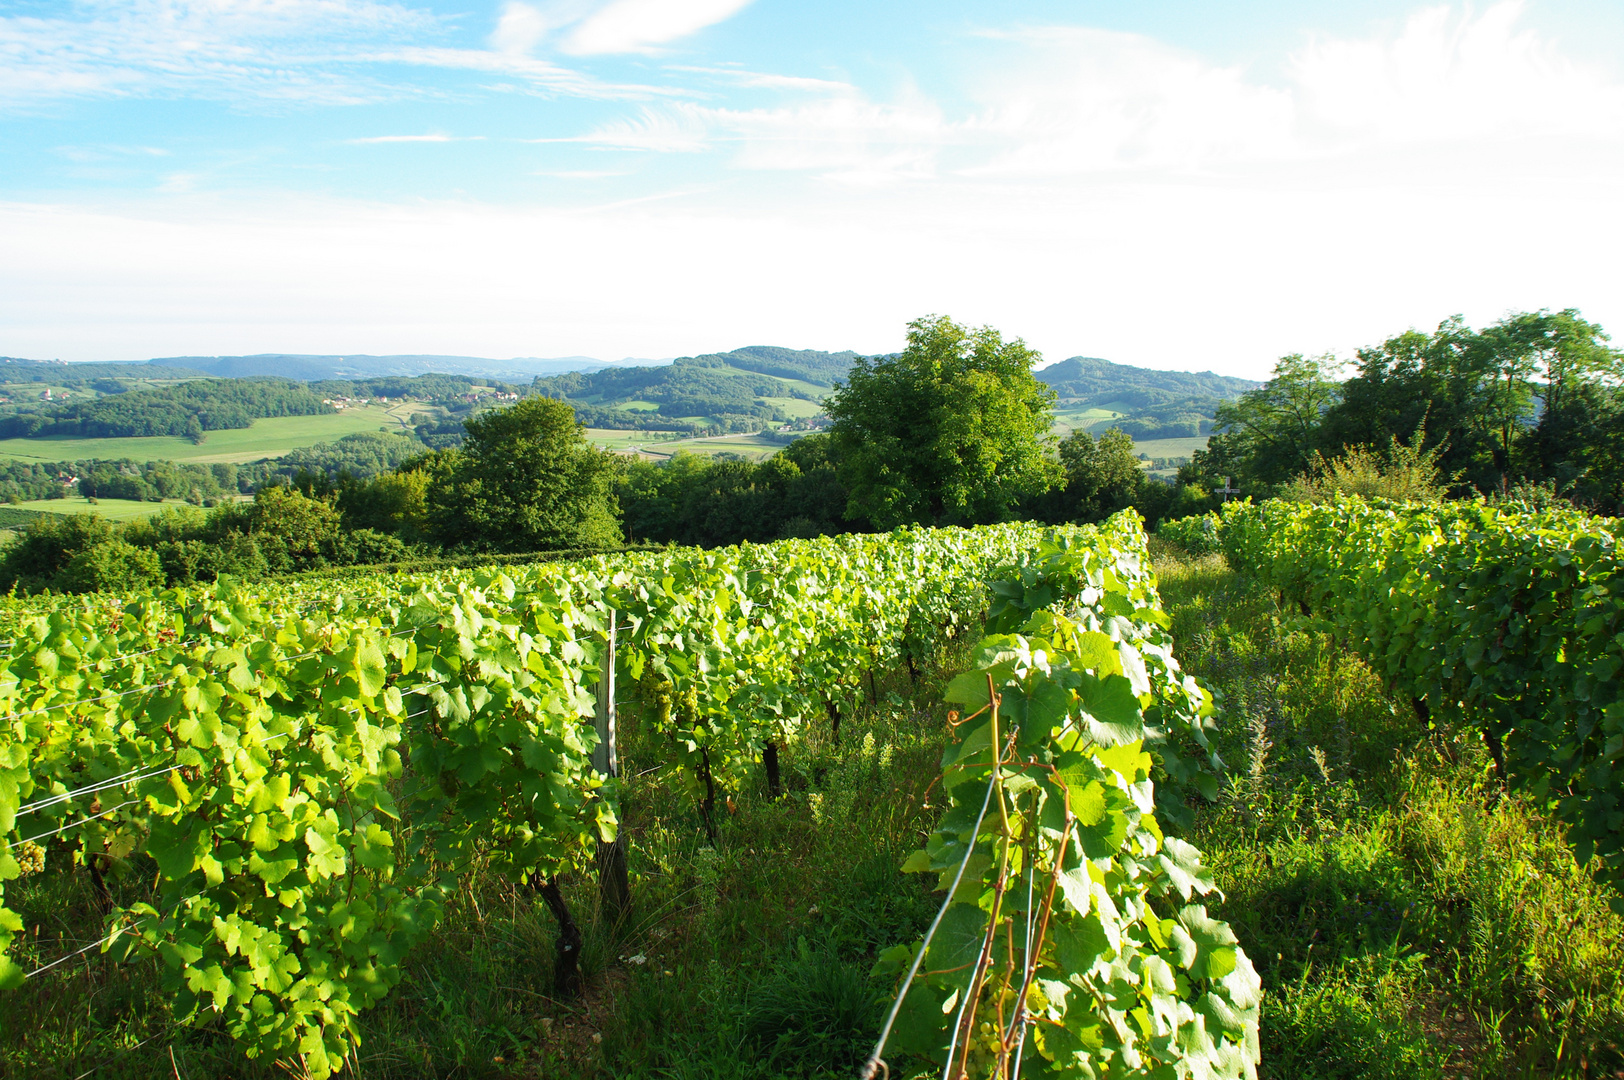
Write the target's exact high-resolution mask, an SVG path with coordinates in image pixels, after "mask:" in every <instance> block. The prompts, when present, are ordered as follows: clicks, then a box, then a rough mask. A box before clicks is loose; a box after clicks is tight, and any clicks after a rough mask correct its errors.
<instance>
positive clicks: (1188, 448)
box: [1133, 435, 1209, 457]
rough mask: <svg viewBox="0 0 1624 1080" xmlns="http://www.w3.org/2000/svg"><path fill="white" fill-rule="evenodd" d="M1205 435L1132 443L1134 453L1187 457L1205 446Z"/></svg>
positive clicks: (1152, 455)
mask: <svg viewBox="0 0 1624 1080" xmlns="http://www.w3.org/2000/svg"><path fill="white" fill-rule="evenodd" d="M1208 438H1209V436H1207V435H1197V436H1193V437H1191V438H1188V439H1146V440H1144V441H1143V442H1136V443H1134V444H1133V449H1134V453H1136V454H1149V455H1150V456H1151V457H1189V456H1190V455H1191V454H1193V453H1195V452H1196V451H1197V450H1205V449H1206V448H1207V439H1208Z"/></svg>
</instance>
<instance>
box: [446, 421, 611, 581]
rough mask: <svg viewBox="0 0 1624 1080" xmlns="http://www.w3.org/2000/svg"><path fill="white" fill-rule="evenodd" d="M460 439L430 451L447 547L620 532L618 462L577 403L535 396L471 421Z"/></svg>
mask: <svg viewBox="0 0 1624 1080" xmlns="http://www.w3.org/2000/svg"><path fill="white" fill-rule="evenodd" d="M466 428H467V432H468V435H467V438H466V439H465V440H464V442H463V445H462V447H461V449H459V450H447V451H441V452H440V453H439V454H437V455H433V456H431V457H430V458H429V459H427V460H424V461H423V462H422V464H421V466H420V468H422V469H424V470H427V471H428V472H429V474H430V480H429V483H428V484H427V487H426V495H427V501H428V507H427V518H428V528H429V532H430V534H431V535H432V536H433V537H434V538H435V539H436V540H438V541H439V542H440V543H441V544H442V545H443V546H445V547H447V548H464V549H471V550H476V551H548V550H559V549H563V548H578V547H602V546H607V545H611V544H617V543H619V542H620V526H619V523H618V521H617V518H618V516H619V515H618V512H617V509H616V507H615V505H614V496H613V494H612V486H613V481H614V473H615V465H614V461H613V459H612V457H611V455H609V454H608V453H606V452H604V451H601V450H598V449H596V448H594V447H592V446H591V445H589V444H588V443H587V441H586V429H585V428H584V427H582V425H581V424H580V422H579V421H578V420H576V418H575V410H574V409H573V408H571V407H570V406H569V405H568V404H566V403H564V402H562V401H555V400H553V399H552V398H544V397H532V398H527V399H525V400H524V401H521V402H519V403H518V404H517V405H513V406H511V407H509V408H506V409H495V410H492V411H491V412H487V413H485V414H483V415H481V416H477V417H474V418H473V419H471V420H469V421H468V422H467V424H466Z"/></svg>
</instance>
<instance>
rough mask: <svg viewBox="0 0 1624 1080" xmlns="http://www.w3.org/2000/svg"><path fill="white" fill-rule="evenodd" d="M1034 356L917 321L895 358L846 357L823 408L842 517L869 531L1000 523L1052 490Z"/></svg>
mask: <svg viewBox="0 0 1624 1080" xmlns="http://www.w3.org/2000/svg"><path fill="white" fill-rule="evenodd" d="M1039 359H1040V356H1039V354H1038V353H1036V352H1034V351H1033V350H1031V349H1028V348H1027V347H1026V344H1025V343H1024V342H1023V341H1021V340H1020V339H1019V338H1016V339H1014V340H1013V341H1008V342H1006V341H1005V340H1004V339H1003V337H1002V335H1000V334H999V332H998V331H997V330H995V329H993V328H992V327H990V326H984V327H981V328H980V329H977V330H972V329H969V328H967V327H963V326H960V325H959V324H957V323H955V322H954V321H953V320H951V319H949V318H947V317H946V316H942V315H928V316H926V317H924V318H922V319H916V320H914V321H913V322H911V323H909V324H908V347H907V348H906V349H905V350H903V352H902V353H901V354H900V355H897V356H891V357H868V358H859V359H858V360H856V361H855V362H854V363H853V364H852V368H851V372H850V375H849V376H848V378H847V381H846V383H845V385H844V386H842V387H840V388H839V389H838V391H837V393H836V395H835V397H834V398H833V399H832V400H830V401H829V403H828V404H827V406H826V408H827V411H828V413H829V416H830V417H831V418H832V419H833V420H834V424H833V426H832V427H831V429H830V431H831V434H832V436H833V438H834V442H835V447H836V449H837V452H838V456H839V460H840V479H841V482H842V483H844V484H845V485H846V488H847V490H848V492H849V504H848V507H847V513H848V515H850V516H853V517H856V516H863V517H867V518H868V519H869V520H870V521H871V522H872V523H873V524H874V525H875V526H876V527H878V528H881V529H889V528H894V527H896V526H898V525H911V524H963V523H975V522H993V521H1003V520H1007V519H1008V518H1009V517H1010V516H1011V515H1012V513H1013V511H1014V509H1015V506H1016V504H1017V503H1018V502H1019V500H1021V499H1022V498H1023V497H1028V496H1031V495H1035V494H1038V493H1041V492H1043V491H1047V490H1048V489H1049V488H1051V487H1053V486H1055V485H1056V484H1057V483H1059V482H1060V479H1061V470H1060V466H1059V464H1058V463H1057V462H1056V461H1055V460H1054V459H1053V458H1052V457H1050V456H1049V455H1048V453H1047V450H1048V448H1049V444H1050V442H1051V441H1052V440H1051V439H1050V438H1049V437H1048V435H1047V432H1048V431H1049V427H1050V423H1051V416H1050V409H1051V407H1052V405H1053V403H1054V399H1055V395H1054V391H1053V390H1051V389H1050V388H1049V387H1047V386H1045V385H1044V384H1043V383H1042V382H1040V381H1038V379H1037V378H1035V377H1034V376H1033V374H1032V366H1033V364H1034V363H1036V362H1037V361H1038V360H1039Z"/></svg>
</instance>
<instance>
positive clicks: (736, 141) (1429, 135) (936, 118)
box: [581, 0, 1624, 185]
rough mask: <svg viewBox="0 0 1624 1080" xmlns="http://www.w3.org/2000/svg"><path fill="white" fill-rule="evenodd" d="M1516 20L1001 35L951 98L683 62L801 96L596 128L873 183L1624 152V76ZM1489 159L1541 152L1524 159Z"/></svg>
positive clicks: (676, 110) (624, 143)
mask: <svg viewBox="0 0 1624 1080" xmlns="http://www.w3.org/2000/svg"><path fill="white" fill-rule="evenodd" d="M1521 12H1522V8H1521V5H1520V4H1519V3H1517V2H1515V0H1512V2H1503V3H1499V4H1496V5H1494V6H1492V7H1490V8H1488V9H1487V10H1484V11H1482V12H1473V11H1471V10H1466V11H1460V12H1457V11H1455V10H1453V9H1450V8H1429V9H1426V10H1423V11H1420V12H1418V13H1416V14H1415V15H1414V16H1412V17H1411V18H1410V19H1409V20H1408V21H1407V22H1405V23H1404V24H1402V25H1401V27H1400V28H1398V29H1397V30H1396V31H1393V32H1390V33H1386V34H1380V35H1376V36H1371V37H1368V38H1363V39H1329V38H1316V39H1314V40H1312V41H1310V42H1308V43H1306V44H1305V45H1304V46H1303V47H1302V48H1301V49H1300V50H1299V51H1297V52H1296V53H1295V54H1294V55H1292V56H1291V57H1290V58H1289V59H1288V61H1287V63H1286V64H1285V66H1284V70H1283V72H1282V73H1281V74H1280V75H1278V76H1277V77H1275V78H1273V79H1265V78H1261V77H1259V76H1258V75H1256V74H1254V73H1253V72H1250V71H1248V70H1247V69H1245V68H1243V67H1238V66H1225V65H1218V64H1213V63H1211V62H1210V61H1208V60H1206V59H1205V58H1203V57H1201V56H1200V55H1198V54H1196V53H1193V52H1190V51H1188V50H1183V49H1178V48H1174V47H1172V46H1169V45H1166V44H1164V43H1161V42H1158V41H1155V40H1153V39H1150V38H1147V37H1144V36H1141V35H1134V34H1125V33H1118V32H1112V31H1103V30H1095V29H1088V28H1078V27H1041V28H1031V29H1025V30H1020V31H1000V32H987V33H985V34H984V35H982V36H983V37H984V38H985V40H987V42H988V43H989V45H988V48H987V50H986V51H985V53H984V54H983V57H982V59H981V60H980V62H979V63H980V66H979V67H978V68H972V69H970V70H968V71H966V72H964V73H963V74H964V79H965V93H966V97H967V103H966V104H965V105H962V106H959V107H956V108H950V107H948V106H946V105H944V104H942V103H941V102H939V101H937V100H932V99H930V98H927V97H925V96H924V95H922V94H920V93H919V92H918V91H916V90H908V91H905V92H904V93H903V94H901V95H899V96H897V97H896V98H894V99H893V100H891V101H877V100H874V99H873V98H872V97H870V96H869V95H867V94H865V93H864V92H863V91H861V90H860V89H858V88H856V87H854V86H852V85H849V84H846V83H838V82H828V81H824V80H816V79H801V78H797V77H793V76H764V75H762V74H760V73H756V72H748V71H744V70H740V69H730V68H714V67H711V68H673V69H671V70H676V71H685V72H691V73H695V74H703V75H706V76H708V77H710V78H713V79H723V80H731V81H734V82H736V83H737V84H739V85H741V86H749V87H760V88H765V89H775V90H784V91H794V92H799V93H801V94H803V95H804V97H803V99H802V100H799V101H797V102H795V103H793V104H788V105H784V106H779V107H764V108H756V109H734V108H728V107H725V106H710V105H701V104H695V103H687V104H682V105H673V106H661V107H655V108H649V107H643V108H640V109H639V111H638V113H637V114H636V115H635V116H631V117H627V118H624V119H622V120H620V121H615V122H611V123H608V124H605V125H602V126H600V127H599V128H598V129H596V130H594V131H593V132H591V133H589V134H587V135H584V136H582V137H581V138H582V140H583V141H589V142H597V143H600V144H602V145H608V146H621V147H627V148H632V147H635V148H638V149H648V150H667V151H673V152H676V151H680V152H685V153H687V152H694V151H696V150H700V149H705V148H720V147H730V148H732V149H733V150H734V154H733V157H732V161H733V163H734V164H735V165H737V166H739V167H742V168H747V169H774V170H790V171H802V172H807V173H810V174H813V175H816V176H818V177H821V178H824V179H834V180H847V181H856V182H861V183H875V182H896V181H899V180H902V181H919V180H937V181H941V182H960V181H969V182H987V183H1006V184H1007V183H1015V184H1040V185H1042V184H1048V183H1060V182H1063V181H1064V180H1065V179H1066V178H1068V177H1101V178H1108V177H1111V176H1119V175H1120V176H1129V175H1132V176H1137V177H1140V178H1150V177H1213V176H1218V175H1240V174H1243V173H1244V174H1251V173H1255V172H1256V171H1257V170H1258V169H1260V168H1261V169H1281V168H1288V169H1307V170H1309V172H1310V173H1315V172H1316V171H1317V173H1318V174H1319V175H1324V176H1329V175H1330V174H1329V173H1328V172H1327V170H1333V169H1343V168H1353V169H1356V170H1359V171H1361V172H1366V173H1372V172H1374V173H1383V172H1393V173H1400V174H1403V173H1406V172H1411V173H1413V172H1414V171H1415V170H1416V169H1417V168H1425V169H1432V170H1436V169H1446V170H1447V169H1464V170H1477V171H1481V170H1482V169H1483V168H1484V167H1485V165H1484V159H1485V158H1486V157H1487V158H1489V159H1493V158H1495V157H1496V156H1497V155H1498V156H1500V157H1502V158H1504V157H1505V154H1504V151H1503V150H1502V149H1498V148H1501V147H1504V146H1505V145H1506V144H1509V143H1512V142H1519V141H1520V142H1526V141H1527V140H1539V139H1562V140H1563V141H1564V144H1565V147H1566V152H1567V153H1569V154H1572V153H1576V152H1582V153H1595V152H1598V150H1599V151H1600V152H1602V153H1604V154H1606V155H1610V156H1613V157H1617V156H1619V155H1620V153H1621V152H1624V82H1621V81H1620V80H1619V78H1618V77H1617V75H1616V74H1614V73H1611V72H1607V71H1604V70H1600V69H1597V68H1592V67H1586V66H1584V65H1581V64H1578V63H1576V62H1574V61H1571V60H1569V59H1567V58H1565V57H1564V56H1563V55H1562V54H1561V52H1560V51H1559V50H1558V49H1557V48H1556V46H1555V45H1554V44H1553V43H1552V42H1550V41H1549V40H1547V39H1544V38H1541V37H1540V36H1539V35H1537V34H1535V33H1534V32H1532V31H1530V30H1526V29H1521V28H1520V25H1519V22H1518V20H1519V18H1520V16H1521ZM1581 148H1582V149H1581ZM1418 152H1423V153H1424V154H1425V157H1424V158H1420V159H1418V158H1417V157H1416V154H1417V153H1418ZM1488 167H1489V168H1491V169H1492V168H1527V167H1538V163H1537V158H1536V157H1534V156H1530V155H1526V154H1514V155H1512V156H1511V158H1510V159H1509V160H1502V161H1499V162H1497V163H1494V164H1491V165H1489V166H1488Z"/></svg>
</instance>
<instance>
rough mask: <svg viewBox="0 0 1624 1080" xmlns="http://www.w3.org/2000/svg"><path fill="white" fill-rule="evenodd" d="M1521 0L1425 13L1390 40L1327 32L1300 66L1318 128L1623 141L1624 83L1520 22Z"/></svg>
mask: <svg viewBox="0 0 1624 1080" xmlns="http://www.w3.org/2000/svg"><path fill="white" fill-rule="evenodd" d="M1523 6H1524V5H1523V4H1522V3H1521V2H1520V0H1505V2H1502V3H1498V4H1495V5H1493V6H1492V7H1490V8H1488V9H1487V10H1486V11H1484V12H1483V13H1482V14H1481V15H1475V16H1474V14H1473V13H1472V12H1471V10H1470V9H1468V10H1466V11H1464V12H1462V13H1460V14H1457V13H1456V12H1455V11H1454V10H1453V9H1451V8H1449V7H1435V8H1428V9H1425V10H1422V11H1419V12H1417V13H1415V14H1414V15H1412V16H1411V17H1410V19H1409V20H1408V21H1407V22H1406V24H1405V26H1404V29H1403V31H1402V32H1401V33H1400V34H1398V35H1397V36H1396V37H1393V38H1390V39H1388V40H1380V39H1376V40H1364V41H1338V40H1333V39H1317V40H1315V41H1313V42H1311V43H1310V44H1309V45H1308V46H1307V47H1305V48H1304V49H1303V50H1301V51H1300V52H1299V53H1298V54H1297V55H1296V56H1295V57H1293V58H1292V62H1291V70H1290V74H1291V80H1292V83H1293V84H1294V87H1295V90H1296V94H1297V98H1298V101H1299V103H1300V108H1301V109H1302V112H1303V115H1304V117H1305V118H1306V119H1307V120H1308V122H1309V123H1311V124H1313V125H1316V126H1318V127H1320V128H1322V129H1323V130H1325V131H1326V132H1328V133H1334V134H1340V135H1344V136H1346V137H1351V138H1367V139H1371V138H1373V139H1379V140H1383V141H1392V142H1437V141H1461V140H1468V139H1504V138H1508V137H1511V138H1515V137H1523V136H1530V135H1532V136H1565V135H1576V136H1603V137H1606V136H1612V137H1617V136H1618V135H1619V134H1620V133H1621V131H1624V86H1621V85H1620V84H1619V82H1618V80H1617V78H1616V76H1612V75H1610V74H1609V73H1607V72H1604V71H1601V70H1598V69H1595V68H1591V67H1587V66H1585V65H1582V64H1579V63H1576V62H1574V61H1572V60H1570V59H1568V58H1566V57H1564V56H1563V55H1562V54H1561V52H1560V51H1559V50H1558V49H1557V47H1556V46H1555V44H1554V43H1553V42H1551V41H1548V40H1545V39H1542V38H1541V37H1540V36H1539V35H1538V34H1536V33H1535V32H1534V31H1532V30H1529V29H1524V28H1520V27H1519V26H1518V20H1519V19H1520V18H1521V16H1522V14H1523Z"/></svg>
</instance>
